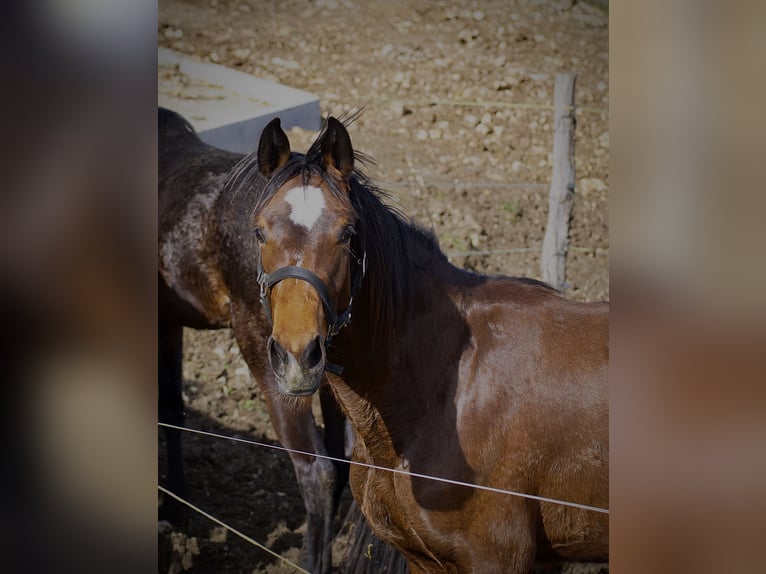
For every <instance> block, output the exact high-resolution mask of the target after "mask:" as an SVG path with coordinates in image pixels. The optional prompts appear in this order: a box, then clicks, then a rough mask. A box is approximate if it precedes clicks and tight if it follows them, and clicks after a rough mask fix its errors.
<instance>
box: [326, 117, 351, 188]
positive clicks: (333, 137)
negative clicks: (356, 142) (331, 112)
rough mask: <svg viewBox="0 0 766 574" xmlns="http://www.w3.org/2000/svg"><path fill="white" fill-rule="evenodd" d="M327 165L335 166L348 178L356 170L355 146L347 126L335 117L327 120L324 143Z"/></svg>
mask: <svg viewBox="0 0 766 574" xmlns="http://www.w3.org/2000/svg"><path fill="white" fill-rule="evenodd" d="M322 157H323V158H324V163H325V167H326V168H327V169H328V170H329V169H330V168H333V169H335V170H337V171H338V172H339V173H340V176H341V177H342V178H343V179H344V180H347V179H348V178H349V177H350V176H351V172H353V171H354V148H353V147H351V138H350V137H349V135H348V132H347V131H346V128H345V126H344V125H343V124H342V123H341V122H340V121H338V120H336V119H335V118H334V117H332V116H330V118H329V119H328V120H327V131H326V133H325V137H324V141H323V144H322Z"/></svg>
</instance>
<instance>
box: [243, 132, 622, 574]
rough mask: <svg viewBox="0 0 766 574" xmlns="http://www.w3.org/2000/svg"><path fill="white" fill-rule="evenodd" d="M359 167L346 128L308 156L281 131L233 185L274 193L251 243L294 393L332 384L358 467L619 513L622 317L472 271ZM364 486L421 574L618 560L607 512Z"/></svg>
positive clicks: (272, 356) (280, 374)
mask: <svg viewBox="0 0 766 574" xmlns="http://www.w3.org/2000/svg"><path fill="white" fill-rule="evenodd" d="M358 159H359V157H358V156H356V157H355V154H354V151H353V148H352V145H351V141H350V138H349V135H348V132H347V130H346V128H345V126H344V125H343V124H342V123H341V122H339V121H338V120H336V119H335V118H329V120H328V122H327V124H326V126H325V129H324V130H323V132H322V133H321V134H320V136H319V138H318V139H317V140H316V142H315V143H314V144H313V145H312V147H311V148H310V149H309V151H308V152H307V153H306V154H305V156H302V155H297V154H292V153H291V152H290V146H289V142H288V140H287V137H286V135H285V134H284V132H283V131H282V130H281V128H280V125H279V121H278V120H274V121H273V122H272V123H271V124H269V126H267V128H266V129H265V130H264V132H263V134H262V136H261V140H260V144H259V148H258V154H257V161H256V159H255V158H254V159H253V160H252V161H251V162H249V165H247V164H246V163H243V164H240V168H239V169H238V173H237V175H236V176H235V177H233V178H232V179H231V181H230V182H229V184H228V186H230V187H231V193H232V194H233V195H237V194H240V195H243V196H247V195H248V194H251V193H252V190H253V189H255V188H254V186H253V184H252V182H253V181H257V180H259V179H260V178H266V179H267V180H268V181H267V184H266V189H265V193H264V191H263V190H259V192H258V197H257V198H255V201H254V205H255V207H254V208H253V210H252V213H251V217H250V221H251V226H252V227H251V229H250V233H252V235H253V236H254V237H255V238H257V240H258V243H259V246H260V255H261V257H260V268H259V275H258V282H259V284H260V286H261V290H262V293H263V296H262V301H263V304H264V306H265V307H266V308H267V309H268V313H269V316H270V319H271V321H272V330H271V337H270V338H269V341H268V349H269V361H270V363H271V366H272V368H273V370H274V373H275V374H276V382H277V386H278V388H279V389H280V391H281V392H283V393H285V394H288V395H293V396H305V395H308V394H310V393H312V392H315V391H316V390H317V389H320V386H321V385H322V382H323V381H325V380H327V381H329V383H330V387H331V388H332V390H333V392H334V394H335V396H336V397H337V399H338V401H339V402H340V404H341V405H342V408H343V410H344V411H345V413H346V414H347V415H348V417H349V418H350V420H351V422H352V425H353V426H354V428H355V430H356V432H357V440H356V443H355V447H354V454H353V458H354V460H356V461H359V462H362V463H366V464H369V465H377V466H381V467H387V468H392V469H396V470H398V471H406V472H407V473H413V474H415V473H418V474H421V475H429V476H437V477H442V478H446V479H449V480H453V481H459V482H461V483H472V484H480V485H484V486H489V487H494V488H499V489H503V490H510V491H515V492H520V493H524V494H528V495H533V496H536V497H545V498H547V499H555V500H559V501H564V502H570V503H575V504H581V505H587V506H590V507H598V508H604V507H606V506H607V502H608V405H607V395H608V391H607V380H606V375H607V363H608V355H609V347H608V304H607V303H579V302H573V301H569V300H566V299H564V298H563V297H562V296H561V295H560V294H559V293H558V292H557V291H555V290H554V289H552V288H550V287H549V286H547V285H545V284H543V283H540V282H538V281H535V280H531V279H519V278H509V277H487V276H482V275H479V274H475V273H471V272H467V271H464V270H461V269H457V268H456V267H454V266H452V265H451V264H450V263H449V262H448V261H447V259H446V257H445V256H444V254H443V253H442V252H441V251H440V250H439V247H438V244H437V242H436V240H435V238H434V236H433V235H432V234H431V233H429V232H427V231H424V230H422V229H420V228H419V227H417V226H416V225H414V224H413V223H412V222H410V221H408V220H407V219H406V218H405V217H404V216H402V215H401V214H399V213H397V212H395V211H394V210H392V209H391V208H390V207H387V206H386V205H385V204H384V202H383V201H382V196H381V193H380V191H379V190H377V189H376V188H375V187H374V186H372V184H371V183H370V182H369V180H368V179H366V178H365V177H364V175H363V174H362V173H361V172H360V171H359V170H358V169H357V168H356V166H355V164H356V163H359V162H358V161H355V160H358ZM256 187H259V186H256ZM351 317H353V319H352V320H351ZM328 364H332V365H334V368H333V369H332V370H333V371H334V372H336V373H339V375H325V374H323V370H324V369H325V368H326V367H327V365H328ZM321 388H325V386H321ZM351 486H352V491H353V494H354V497H355V499H356V500H357V502H358V503H359V505H360V507H361V508H362V511H363V512H364V514H365V516H366V517H367V519H368V521H369V522H370V524H371V525H372V527H373V529H374V530H375V531H376V533H377V534H378V535H379V536H380V537H381V538H382V539H383V540H385V541H388V542H390V543H392V544H393V545H395V546H396V547H397V548H398V549H399V550H400V551H401V552H402V553H403V554H404V555H405V556H406V558H407V560H408V562H409V566H410V570H411V571H412V572H413V573H417V572H481V573H490V572H497V573H509V572H511V573H518V572H528V571H530V569H531V568H532V565H533V563H534V561H535V560H536V559H539V560H551V559H552V560H562V559H563V560H570V561H605V560H607V559H608V516H607V514H606V512H597V511H595V510H593V509H592V508H581V507H580V508H578V507H574V506H569V505H562V504H558V503H557V502H554V501H548V500H546V501H543V500H540V499H535V498H526V497H521V496H514V495H511V494H507V493H497V492H488V491H486V490H479V489H474V488H470V487H468V486H463V485H460V484H454V483H444V482H436V481H432V480H427V479H425V478H419V477H414V476H412V475H411V474H410V475H408V474H406V473H401V472H399V473H392V472H388V471H385V470H378V469H374V468H370V467H365V466H353V467H352V470H351Z"/></svg>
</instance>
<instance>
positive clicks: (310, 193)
mask: <svg viewBox="0 0 766 574" xmlns="http://www.w3.org/2000/svg"><path fill="white" fill-rule="evenodd" d="M285 201H286V202H287V203H289V204H290V207H291V208H292V211H290V220H291V221H292V222H293V223H295V224H296V225H302V226H303V227H305V228H306V229H311V228H312V227H314V224H315V223H316V222H317V220H318V219H319V218H320V216H321V215H322V211H324V208H325V201H324V194H323V193H322V190H321V189H319V188H318V187H314V186H313V185H307V186H306V187H294V188H292V189H291V190H290V191H288V192H287V194H286V195H285Z"/></svg>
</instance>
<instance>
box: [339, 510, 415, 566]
mask: <svg viewBox="0 0 766 574" xmlns="http://www.w3.org/2000/svg"><path fill="white" fill-rule="evenodd" d="M341 532H342V533H344V532H345V533H347V537H348V538H347V542H346V544H345V545H344V546H345V548H344V549H337V548H336V552H339V555H340V557H341V562H340V567H339V569H338V572H340V574H407V573H408V572H409V569H408V568H407V561H406V560H405V559H404V556H402V555H401V554H400V553H399V551H397V550H396V548H394V547H393V546H391V545H389V544H386V543H385V542H383V541H382V540H381V539H380V538H378V537H377V536H375V534H374V533H373V532H372V530H371V529H370V526H369V524H367V520H366V519H365V518H364V515H363V514H362V512H361V510H359V507H358V506H357V504H356V501H353V500H352V502H351V506H349V509H348V512H347V513H346V519H345V520H344V522H343V530H342V531H341Z"/></svg>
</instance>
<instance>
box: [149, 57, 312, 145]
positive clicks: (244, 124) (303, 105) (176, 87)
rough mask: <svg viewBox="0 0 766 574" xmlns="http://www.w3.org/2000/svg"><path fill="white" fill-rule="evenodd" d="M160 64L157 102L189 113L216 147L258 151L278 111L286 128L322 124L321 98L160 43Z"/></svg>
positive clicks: (195, 124)
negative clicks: (263, 136) (259, 139)
mask: <svg viewBox="0 0 766 574" xmlns="http://www.w3.org/2000/svg"><path fill="white" fill-rule="evenodd" d="M158 64H159V67H158V75H159V86H158V104H159V105H160V106H162V107H165V108H169V109H171V110H174V111H176V112H178V113H179V114H181V115H182V116H184V117H185V118H186V119H187V120H188V121H189V122H191V124H192V126H194V129H195V130H197V133H198V134H199V135H200V138H202V140H203V141H205V142H207V143H209V144H211V145H214V146H216V147H219V148H222V149H226V150H229V151H235V152H239V153H250V152H252V151H255V149H256V148H257V147H258V138H259V137H260V135H261V130H263V128H264V127H265V126H266V124H267V123H269V122H270V121H271V120H272V118H275V117H277V116H279V117H280V118H281V120H282V127H283V128H284V129H286V130H289V129H290V128H292V127H296V126H297V127H300V128H303V129H306V130H318V129H319V128H320V126H321V115H320V111H319V98H317V97H316V96H315V95H313V94H310V93H308V92H304V91H302V90H296V89H295V88H288V87H287V86H283V85H281V84H277V83H276V82H271V81H269V80H263V79H261V78H256V77H255V76H251V75H250V74H245V73H243V72H239V71H237V70H232V69H230V68H226V67H224V66H220V65H218V64H211V63H206V62H200V61H197V60H194V59H192V58H190V57H188V56H184V55H182V54H179V53H178V52H175V51H173V50H168V49H166V48H159V50H158Z"/></svg>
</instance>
